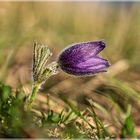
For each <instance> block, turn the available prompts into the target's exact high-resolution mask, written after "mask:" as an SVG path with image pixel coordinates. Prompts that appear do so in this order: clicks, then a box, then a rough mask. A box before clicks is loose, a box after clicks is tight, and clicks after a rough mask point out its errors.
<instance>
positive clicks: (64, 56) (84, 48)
mask: <svg viewBox="0 0 140 140" xmlns="http://www.w3.org/2000/svg"><path fill="white" fill-rule="evenodd" d="M104 48H105V43H104V42H103V41H95V42H92V41H91V42H83V43H77V44H73V45H70V46H69V47H67V48H66V49H64V50H63V51H62V52H61V53H60V55H59V58H58V64H59V66H60V68H61V69H62V70H63V71H64V72H66V73H69V74H72V75H93V74H96V73H99V72H105V71H106V70H107V68H108V67H109V66H110V63H109V61H107V60H106V59H103V58H102V57H100V56H98V54H99V53H100V52H101V51H102V50H103V49H104Z"/></svg>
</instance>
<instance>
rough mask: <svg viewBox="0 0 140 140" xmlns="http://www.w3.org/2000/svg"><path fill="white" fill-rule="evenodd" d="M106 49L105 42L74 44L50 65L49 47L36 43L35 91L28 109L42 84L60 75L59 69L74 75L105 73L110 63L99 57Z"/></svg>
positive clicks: (34, 54) (34, 59)
mask: <svg viewBox="0 0 140 140" xmlns="http://www.w3.org/2000/svg"><path fill="white" fill-rule="evenodd" d="M104 48H105V43H104V42H103V41H95V42H83V43H77V44H73V45H70V46H69V47H67V48H66V49H65V50H63V51H62V52H61V53H60V55H59V57H58V60H57V61H56V62H52V63H50V64H48V59H49V57H50V56H51V55H52V53H51V51H50V50H49V48H48V47H47V46H45V45H43V44H38V43H37V42H35V43H34V51H33V70H32V72H33V89H32V92H31V94H30V95H29V96H28V98H27V99H28V100H27V109H31V107H32V103H33V101H34V99H35V95H36V93H37V92H38V90H39V88H40V86H41V85H42V83H44V82H45V81H46V80H47V79H48V78H49V77H50V76H52V75H54V74H57V73H58V67H60V68H61V69H62V70H63V71H65V72H66V73H69V74H72V75H93V74H96V73H99V72H105V71H106V70H107V68H108V67H109V66H110V63H109V61H107V60H106V59H103V58H101V57H100V56H98V54H99V53H100V52H101V51H102V50H103V49H104Z"/></svg>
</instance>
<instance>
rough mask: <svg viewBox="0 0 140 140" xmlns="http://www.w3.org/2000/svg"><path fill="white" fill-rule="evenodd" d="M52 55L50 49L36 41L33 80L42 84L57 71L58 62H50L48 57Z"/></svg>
mask: <svg viewBox="0 0 140 140" xmlns="http://www.w3.org/2000/svg"><path fill="white" fill-rule="evenodd" d="M51 55H52V53H51V51H50V49H49V48H48V47H47V46H45V45H43V44H38V43H37V42H35V43H34V52H33V80H34V83H37V84H42V83H43V82H45V81H46V80H47V79H48V78H49V77H50V76H52V75H54V74H56V73H57V69H58V64H57V62H52V63H51V64H48V59H49V57H50V56H51Z"/></svg>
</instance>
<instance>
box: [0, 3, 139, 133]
mask: <svg viewBox="0 0 140 140" xmlns="http://www.w3.org/2000/svg"><path fill="white" fill-rule="evenodd" d="M139 29H140V3H139V2H0V80H1V81H3V82H4V83H6V84H8V85H11V86H12V87H13V89H15V88H17V87H19V86H21V85H22V86H23V88H24V90H25V91H26V92H30V90H31V87H32V81H31V79H32V76H31V70H32V69H31V68H32V49H33V42H34V41H38V42H39V43H43V44H46V45H48V47H49V48H50V49H51V51H52V52H53V56H52V57H51V58H50V62H51V61H55V60H56V59H57V56H58V54H59V52H60V51H61V50H62V49H63V48H65V47H66V46H68V45H70V44H73V43H76V42H83V41H94V40H104V41H105V42H106V48H105V50H104V51H103V52H102V53H101V54H102V56H103V57H105V58H106V59H108V60H109V61H110V63H111V64H112V65H111V67H110V68H109V70H108V72H107V73H103V74H99V75H97V76H93V77H74V76H70V75H68V74H65V73H64V72H60V73H59V74H58V75H55V76H53V77H51V78H50V79H49V80H48V81H47V82H46V83H45V84H44V86H43V88H42V91H41V93H40V94H38V98H37V99H36V104H39V107H42V110H44V111H45V109H46V106H45V105H44V104H43V102H44V101H46V98H45V96H46V94H45V93H50V98H51V107H52V109H53V110H55V111H60V110H61V109H63V108H64V106H65V104H64V102H62V101H61V100H60V99H59V98H58V95H59V94H62V95H63V96H66V97H67V98H68V99H69V100H71V101H72V102H73V103H75V104H76V105H77V106H78V107H79V108H80V109H83V108H85V107H86V106H88V104H87V102H86V100H85V99H86V98H90V99H93V100H94V101H95V102H96V107H97V113H98V115H99V116H100V117H101V119H102V120H103V121H104V122H110V123H111V124H112V125H111V127H110V130H111V131H112V132H114V133H115V131H116V130H118V131H119V130H120V129H119V128H120V124H121V120H122V118H123V115H124V112H126V110H127V106H129V105H130V106H131V108H132V115H133V120H134V125H135V129H136V132H137V133H139V134H140V117H139V113H140V102H139V99H140V94H139V92H140V30H139ZM36 106H37V105H36ZM58 106H59V107H58ZM101 107H102V109H101ZM36 108H38V107H36ZM99 110H100V111H99ZM102 111H103V112H104V113H105V112H106V115H102V113H103V112H102ZM109 115H110V116H109ZM111 116H112V117H111ZM116 122H117V123H116ZM112 126H113V127H112Z"/></svg>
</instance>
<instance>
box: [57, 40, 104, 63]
mask: <svg viewBox="0 0 140 140" xmlns="http://www.w3.org/2000/svg"><path fill="white" fill-rule="evenodd" d="M104 48H105V43H104V42H103V41H95V42H84V43H77V44H74V45H70V47H68V48H66V49H65V50H63V51H62V52H61V54H60V56H59V60H60V61H63V62H64V63H68V64H69V62H70V63H71V62H73V63H79V62H81V61H83V60H86V59H87V58H89V57H92V56H96V55H97V54H98V53H99V52H100V51H102V50H103V49H104Z"/></svg>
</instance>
